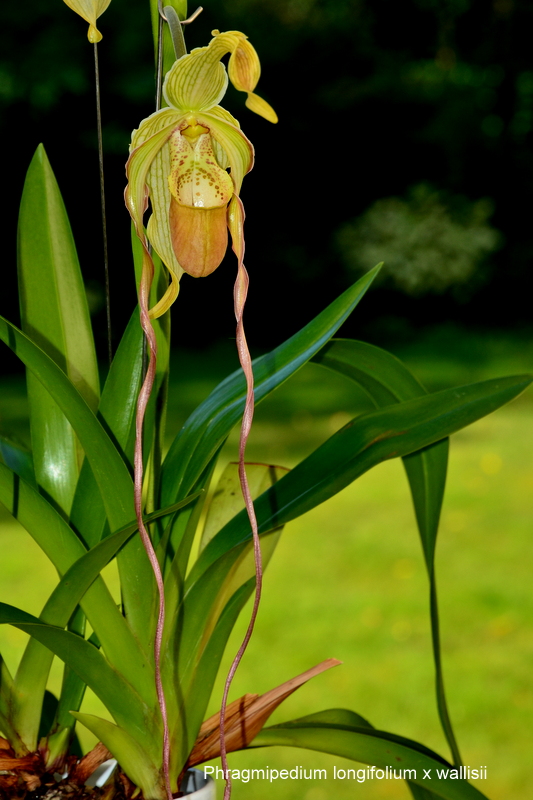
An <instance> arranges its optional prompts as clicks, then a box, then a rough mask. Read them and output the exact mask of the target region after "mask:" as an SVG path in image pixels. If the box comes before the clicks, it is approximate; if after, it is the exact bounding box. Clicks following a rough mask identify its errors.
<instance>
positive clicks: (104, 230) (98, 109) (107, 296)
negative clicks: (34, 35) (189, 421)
mask: <svg viewBox="0 0 533 800" xmlns="http://www.w3.org/2000/svg"><path fill="white" fill-rule="evenodd" d="M93 52H94V82H95V87H96V131H97V135H98V163H99V168H100V169H99V171H100V207H101V210H102V238H103V246H104V276H105V307H106V318H107V356H108V359H109V365H111V362H112V361H113V347H112V344H111V292H110V288H109V256H108V249H107V219H106V210H105V186H104V144H103V138H102V104H101V99H100V69H99V66H98V44H97V43H96V42H95V43H94V45H93Z"/></svg>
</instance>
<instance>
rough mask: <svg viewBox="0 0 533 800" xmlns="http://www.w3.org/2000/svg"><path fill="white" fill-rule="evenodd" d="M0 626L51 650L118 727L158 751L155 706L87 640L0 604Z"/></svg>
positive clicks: (151, 749)
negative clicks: (7, 625) (9, 627)
mask: <svg viewBox="0 0 533 800" xmlns="http://www.w3.org/2000/svg"><path fill="white" fill-rule="evenodd" d="M0 623H1V624H9V625H14V626H15V627H17V628H20V629H21V630H23V631H25V632H26V633H29V634H30V636H33V637H34V638H35V639H37V640H38V641H39V642H41V643H42V644H44V645H45V646H46V647H48V648H50V650H52V651H53V652H54V653H55V655H57V656H59V658H60V659H61V660H62V661H64V662H65V663H66V664H68V665H69V666H70V667H71V668H72V669H73V670H74V671H75V672H76V674H77V675H79V677H80V678H81V679H82V680H83V681H84V683H86V684H87V686H90V687H91V689H92V690H93V692H94V693H95V694H96V695H97V697H99V698H100V700H101V701H102V702H103V703H104V705H105V706H106V708H107V709H108V711H109V712H110V714H111V715H112V716H113V718H114V719H115V721H116V722H117V724H119V725H122V726H124V727H125V728H127V730H128V731H129V733H130V735H131V736H133V737H134V738H135V739H136V740H137V741H138V742H140V743H141V744H142V745H143V746H144V747H146V749H147V752H148V753H152V752H154V750H156V751H158V748H157V746H154V739H156V740H157V739H159V737H160V733H161V732H160V722H159V716H158V715H157V714H154V708H155V703H153V704H152V705H148V706H147V704H146V703H144V702H143V701H142V699H141V697H140V696H139V694H138V693H137V692H136V691H135V689H134V688H133V687H132V686H131V684H130V683H128V681H126V680H125V679H124V678H123V677H122V675H120V674H119V673H118V672H117V671H116V670H115V669H114V668H113V667H112V666H111V665H110V664H109V662H108V661H107V659H105V658H104V656H103V655H102V653H101V652H100V651H99V650H97V649H96V647H94V646H93V645H92V644H90V643H89V642H88V641H87V640H86V639H83V638H82V637H81V636H77V635H76V634H74V633H71V632H70V631H64V630H61V629H60V628H56V627H53V626H51V625H46V624H44V623H43V622H41V620H39V619H37V618H36V617H33V616H32V615H31V614H27V613H26V612H25V611H22V610H21V609H19V608H15V607H14V606H10V605H8V604H6V603H0Z"/></svg>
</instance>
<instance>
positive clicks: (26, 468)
mask: <svg viewBox="0 0 533 800" xmlns="http://www.w3.org/2000/svg"><path fill="white" fill-rule="evenodd" d="M0 462H1V463H3V464H5V465H6V466H7V467H9V469H12V470H13V472H14V473H16V474H17V475H20V477H21V478H24V480H25V481H27V482H28V483H31V484H35V471H34V469H33V459H32V456H31V453H30V451H29V450H26V448H25V447H21V446H20V445H19V444H16V443H15V442H12V441H10V440H9V439H7V438H6V437H5V436H0Z"/></svg>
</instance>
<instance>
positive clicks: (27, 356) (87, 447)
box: [0, 317, 133, 530]
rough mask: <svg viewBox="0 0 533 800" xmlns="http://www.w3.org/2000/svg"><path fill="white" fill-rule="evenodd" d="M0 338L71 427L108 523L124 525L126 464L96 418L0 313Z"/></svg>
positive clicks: (127, 515)
mask: <svg viewBox="0 0 533 800" xmlns="http://www.w3.org/2000/svg"><path fill="white" fill-rule="evenodd" d="M0 339H1V340H2V341H3V342H5V343H6V344H7V345H8V346H9V347H10V348H11V349H12V350H13V352H14V353H15V354H16V355H17V356H18V357H19V358H20V360H21V361H22V362H23V363H24V364H25V365H26V366H27V367H29V368H30V370H31V371H32V372H33V374H34V375H35V376H36V377H37V378H38V380H39V381H40V382H41V383H42V384H43V386H44V387H45V388H46V390H47V391H48V392H49V393H50V395H51V396H52V397H53V398H54V400H55V401H56V402H57V404H58V406H59V407H60V408H61V410H62V411H63V413H64V414H65V416H66V417H67V419H68V421H69V422H70V424H71V425H72V427H73V428H74V430H75V432H76V435H77V436H78V438H79V440H80V443H81V445H82V447H83V449H84V451H85V454H86V456H87V458H88V459H89V462H90V463H91V468H92V470H93V473H94V476H95V478H96V481H97V483H98V487H99V489H100V493H101V495H102V498H103V500H104V505H105V507H106V511H107V516H108V519H109V524H110V526H111V527H112V528H114V529H115V530H118V529H119V528H121V527H122V526H123V525H127V524H128V522H129V521H130V519H131V509H132V508H133V484H132V480H131V477H130V474H129V472H128V468H127V467H126V464H125V463H124V461H123V460H122V458H121V456H120V454H119V452H118V451H117V449H116V447H115V446H114V444H113V442H112V441H111V439H110V438H109V436H108V435H107V433H106V432H105V430H104V429H103V427H102V425H101V424H100V422H99V421H98V420H97V419H96V417H95V416H94V414H93V413H92V411H91V410H90V408H89V407H88V406H87V404H86V402H85V401H84V399H83V398H82V397H81V395H80V394H79V392H78V391H77V390H76V388H75V387H74V385H73V384H72V383H71V382H70V381H69V379H68V378H67V376H66V375H65V373H64V372H63V370H61V369H60V368H59V367H58V366H57V364H56V363H55V362H54V361H53V360H52V359H51V358H49V357H48V356H47V355H46V353H44V352H43V351H42V350H41V349H40V348H39V347H38V346H37V345H36V344H35V343H34V342H32V341H31V339H29V337H28V336H26V335H25V334H24V333H22V331H20V330H19V329H18V328H17V327H16V326H15V325H12V324H11V323H10V322H8V321H7V320H6V319H4V318H3V317H0Z"/></svg>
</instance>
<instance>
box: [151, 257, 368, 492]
mask: <svg viewBox="0 0 533 800" xmlns="http://www.w3.org/2000/svg"><path fill="white" fill-rule="evenodd" d="M378 271H379V267H375V268H374V269H373V270H371V271H370V272H368V273H367V274H366V275H364V276H363V277H362V278H361V279H360V280H358V281H357V283H355V284H354V285H353V286H351V287H350V288H349V289H347V291H345V292H344V293H343V294H342V295H341V296H340V297H338V298H337V300H335V301H334V302H333V303H331V305H329V306H328V307H327V308H326V309H325V310H324V311H322V312H321V313H320V314H319V315H318V316H317V317H315V319H314V320H313V321H312V322H310V323H309V324H308V325H306V326H305V328H302V330H301V331H299V332H298V333H297V334H295V335H294V336H292V337H291V338H290V339H287V341H286V342H284V343H283V344H281V345H280V346H279V347H277V348H276V349H275V350H273V351H272V352H271V353H267V354H266V355H264V356H262V357H261V358H258V359H256V360H255V362H254V365H253V369H254V383H255V402H256V404H257V403H259V402H260V401H261V400H263V399H264V398H265V397H266V396H267V395H268V394H270V392H272V391H273V390H274V389H276V388H277V387H278V386H281V384H282V383H284V381H286V380H287V379H288V378H290V376H291V375H293V374H294V373H295V372H297V370H298V369H300V367H302V366H303V365H304V364H305V363H306V362H307V361H309V359H310V358H312V357H313V356H314V355H315V353H317V352H318V351H319V350H320V348H321V347H323V346H324V344H326V342H327V341H329V339H331V337H332V336H333V335H334V334H335V332H336V331H337V330H338V329H339V328H340V326H341V325H342V323H343V322H345V320H346V319H347V318H348V316H349V315H350V314H351V312H352V311H353V310H354V308H355V307H356V305H357V304H358V303H359V301H360V300H361V298H362V297H363V296H364V294H365V293H366V291H367V290H368V289H369V287H370V285H371V284H372V281H373V280H374V278H375V277H376V275H377V272H378ZM245 395H246V382H245V379H244V377H243V374H242V372H241V371H240V370H237V371H236V372H234V373H233V374H232V375H230V376H229V377H228V378H226V380H224V381H222V383H220V384H219V385H218V386H217V388H216V389H215V390H214V391H213V392H211V394H210V395H209V397H208V398H207V399H206V400H205V401H204V402H203V403H201V404H200V405H199V406H198V408H197V409H196V410H195V411H194V412H193V413H192V414H191V416H190V417H189V419H188V420H187V422H186V423H185V425H184V426H183V428H182V430H181V431H180V433H179V434H178V436H177V437H176V439H175V440H174V442H173V443H172V446H171V447H170V450H169V452H168V454H167V457H166V459H165V462H164V464H163V474H162V503H163V504H164V505H169V504H170V503H172V502H174V501H175V500H176V499H179V498H180V497H181V496H184V494H187V493H188V492H189V491H190V488H191V487H192V486H194V485H195V483H196V481H197V480H198V477H199V476H200V475H201V474H202V472H203V471H204V470H205V468H206V466H207V465H208V464H209V462H210V461H211V459H212V457H213V456H214V455H215V453H216V452H217V450H218V448H219V447H220V445H221V444H222V443H223V442H224V441H225V439H226V437H227V436H228V434H229V432H230V430H231V429H232V428H233V426H234V425H235V424H236V423H237V422H238V420H239V419H240V417H241V414H242V410H243V408H244V398H245Z"/></svg>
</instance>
